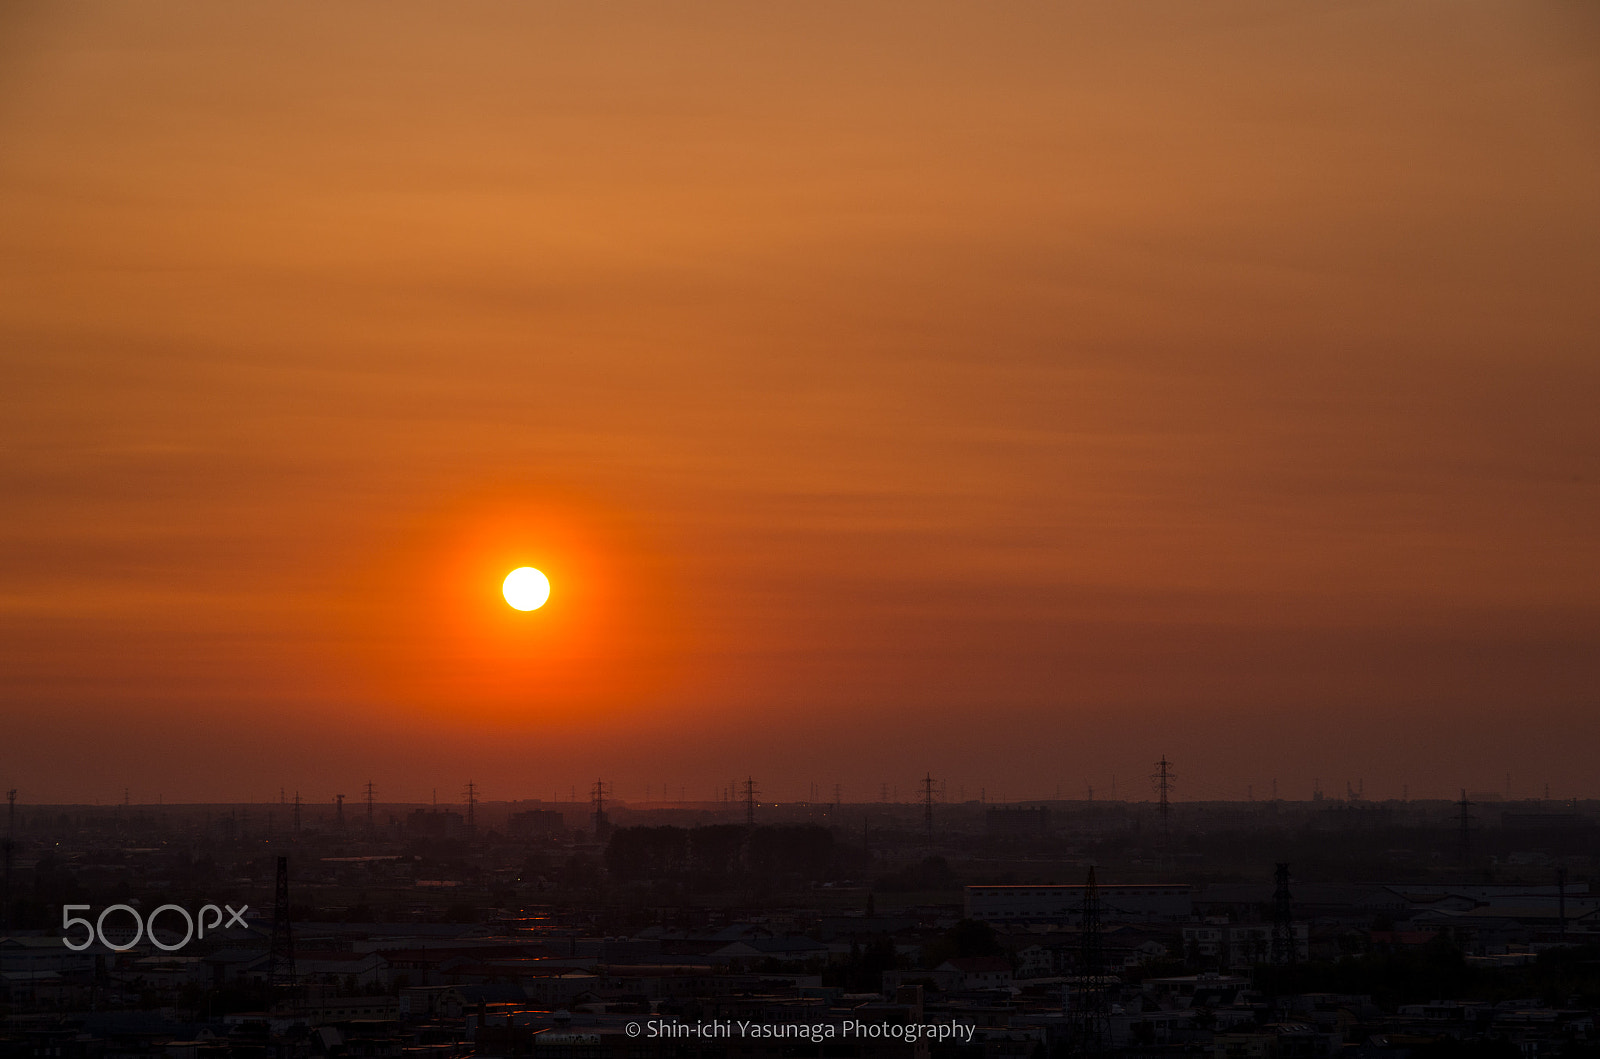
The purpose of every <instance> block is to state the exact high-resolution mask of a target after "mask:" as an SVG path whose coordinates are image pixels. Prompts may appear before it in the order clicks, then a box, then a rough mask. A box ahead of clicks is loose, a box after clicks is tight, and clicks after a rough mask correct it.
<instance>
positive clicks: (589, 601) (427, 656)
mask: <svg viewBox="0 0 1600 1059" xmlns="http://www.w3.org/2000/svg"><path fill="white" fill-rule="evenodd" d="M666 565H667V564H666V563H665V562H664V561H663V559H662V558H661V557H660V556H658V555H656V554H654V553H652V551H651V550H650V549H648V548H646V547H644V546H643V544H642V543H641V541H640V540H639V539H638V537H637V535H635V534H632V533H629V532H627V530H626V529H625V528H624V527H623V526H622V525H621V524H620V523H619V521H618V520H615V519H607V518H605V517H604V516H603V513H601V512H599V511H596V510H593V509H589V508H586V507H584V506H582V505H577V504H573V503H570V502H565V503H563V502H551V501H530V500H523V499H495V500H491V501H487V502H477V503H472V504H467V505H463V506H462V507H460V508H456V509H450V510H446V511H442V512H439V513H436V514H434V515H431V516H429V517H427V518H424V519H421V520H419V522H418V523H417V525H416V526H415V527H414V529H413V531H412V532H411V533H409V534H407V535H405V536H404V537H403V538H402V539H401V540H400V541H399V542H398V543H397V544H396V545H395V546H394V547H393V548H392V549H390V550H388V551H387V552H386V553H384V554H382V555H380V556H379V558H377V559H376V560H375V561H374V562H373V563H372V565H371V568H370V569H369V570H368V571H367V572H366V573H365V574H364V576H363V577H362V578H361V581H362V585H361V586H357V587H356V588H355V589H354V590H353V591H352V592H351V594H350V598H351V599H352V600H359V602H353V603H352V605H351V607H350V609H349V611H348V615H349V619H348V620H349V626H348V628H347V630H346V632H345V635H344V636H342V637H340V641H341V642H342V643H343V644H344V645H345V653H346V655H347V657H348V658H349V659H350V660H351V661H353V662H354V663H355V664H354V670H355V672H356V674H357V680H358V682H359V686H358V687H357V688H355V689H352V690H354V691H356V693H357V694H360V695H361V697H363V698H368V699H377V700H379V701H382V702H386V703H392V704H395V705H398V706H400V707H402V708H404V709H406V710H410V711H417V712H418V713H420V714H437V715H438V716H440V717H454V718H468V717H476V718H479V719H482V720H486V721H492V722H495V723H502V724H516V723H528V724H546V723H556V722H560V721H562V720H563V719H570V718H571V717H572V715H573V714H574V712H577V713H580V714H586V715H592V714H593V713H594V711H596V710H604V711H607V712H609V713H626V712H629V711H631V710H632V709H634V708H636V707H638V706H639V705H641V704H642V701H643V699H644V698H645V697H647V696H648V694H649V693H650V692H651V691H653V690H656V689H658V688H659V687H660V686H661V684H662V683H663V681H664V680H665V679H667V676H668V674H669V671H671V670H672V669H674V668H675V660H676V659H677V658H678V657H679V656H680V655H681V649H682V647H683V644H684V642H685V640H684V633H683V629H684V624H683V623H684V618H685V615H684V614H683V613H682V612H681V608H679V609H676V610H674V611H670V612H669V610H668V608H667V607H666V605H665V603H666V600H667V599H668V598H671V597H672V596H673V593H670V592H668V590H667V588H666V577H665V575H664V570H665V569H666ZM524 568H531V572H533V573H538V574H542V575H543V576H542V577H541V578H539V579H538V581H540V582H542V584H541V585H539V586H536V587H539V588H541V589H542V590H543V591H545V592H546V593H547V594H548V601H547V602H546V601H545V599H543V598H541V599H539V600H538V605H537V609H535V607H534V606H529V605H525V604H530V603H533V602H534V601H533V599H531V598H528V597H522V596H518V597H517V599H515V600H513V585H512V584H510V582H511V581H512V580H513V579H512V578H510V577H508V573H512V572H516V573H519V574H520V572H521V571H523V570H524ZM404 571H410V574H409V576H406V575H405V574H404V573H403V572H404ZM523 576H526V575H523ZM395 585H410V586H412V587H411V588H410V589H409V590H399V589H396V588H394V587H387V588H386V587H382V586H395ZM548 586H559V591H549V590H548ZM508 603H510V604H511V605H510V606H508V605H507V604H508ZM519 604H523V605H519Z"/></svg>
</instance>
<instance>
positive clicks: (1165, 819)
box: [1150, 754, 1177, 861]
mask: <svg viewBox="0 0 1600 1059" xmlns="http://www.w3.org/2000/svg"><path fill="white" fill-rule="evenodd" d="M1176 778H1177V774H1176V773H1175V772H1173V771H1172V762H1170V761H1168V760H1167V756H1166V755H1165V754H1163V755H1161V760H1160V761H1157V762H1156V770H1155V772H1154V773H1152V774H1151V776H1150V779H1151V782H1153V783H1154V784H1155V787H1156V798H1157V806H1156V807H1157V809H1158V811H1159V812H1160V813H1161V859H1162V860H1163V861H1165V860H1166V859H1167V855H1168V851H1169V849H1170V847H1171V843H1172V820H1171V817H1172V803H1171V801H1170V800H1169V798H1168V795H1170V794H1171V793H1172V781H1173V780H1174V779H1176Z"/></svg>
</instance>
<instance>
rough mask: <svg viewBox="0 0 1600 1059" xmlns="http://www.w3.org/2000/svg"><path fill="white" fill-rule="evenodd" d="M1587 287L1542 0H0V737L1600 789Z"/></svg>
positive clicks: (789, 782)
mask: <svg viewBox="0 0 1600 1059" xmlns="http://www.w3.org/2000/svg"><path fill="white" fill-rule="evenodd" d="M1597 290H1600V9H1597V8H1596V7H1595V6H1594V5H1593V4H1590V3H1587V2H1578V0H1574V2H1570V3H1551V4H1530V3H1525V2H1521V0H1517V2H1508V3H1473V4H1445V3H1398V4H1396V3H1353V2H1346V3H1339V4H1336V5H1304V4H1293V5H1284V4H1278V3H1214V4H1205V5H1194V4H1189V3H1184V2H1166V0H1161V2H1148V3H1129V4H1114V5H1058V4H1045V3H1016V4H1009V5H1000V6H996V5H956V4H927V3H916V4H869V5H862V4H857V3H850V4H845V3H807V4H803V5H798V4H796V5H788V4H748V3H726V4H719V3H701V2H689V3H683V4H672V5H665V6H663V5H654V4H626V3H621V4H607V5H588V4H578V5H573V4H555V3H542V2H534V3H528V2H519V3H506V4H497V3H483V4H471V5H468V6H466V7H464V8H453V9H451V10H449V11H444V10H442V9H439V8H437V7H436V6H432V5H415V4H404V3H402V4H393V3H383V4H375V3H374V4H348V5H339V6H338V7H337V8H334V9H329V8H328V7H327V6H325V5H320V4H310V3H306V4H294V3H272V4H259V5H248V4H247V5H224V6H218V5H209V4H200V3H187V4H177V3H164V2H148V3H141V4H137V5H131V6H130V5H120V4H109V3H84V4H71V5H66V4H55V3H17V4H8V5H6V6H5V8H4V9H3V10H0V402H3V410H4V415H3V416H0V714H3V716H0V721H3V730H4V733H5V734H4V737H3V738H0V785H6V786H17V787H20V788H22V789H23V791H24V794H23V796H22V797H23V799H24V800H31V801H46V800H67V799H83V800H90V799H94V798H100V799H104V800H110V799H114V798H119V797H120V796H121V792H122V789H123V788H124V787H125V786H126V787H129V788H130V793H131V796H132V797H133V798H134V799H135V800H141V799H145V800H154V798H155V797H156V796H157V795H158V794H160V795H161V796H162V797H164V798H166V799H167V800H169V801H173V800H190V799H211V798H267V797H270V796H276V793H277V790H278V788H279V787H280V786H288V787H289V788H290V789H295V788H299V789H301V790H303V791H304V793H305V794H306V796H307V797H312V798H326V797H331V795H332V794H333V793H335V792H337V791H343V792H347V793H348V792H353V791H355V790H357V789H358V788H359V786H360V784H361V783H363V782H365V781H366V780H368V779H372V780H373V781H374V782H375V783H376V784H377V786H378V788H379V791H380V797H383V796H390V797H395V798H400V797H412V798H422V797H425V796H426V795H427V793H428V791H429V790H430V789H432V788H434V787H438V788H440V789H441V790H442V791H452V792H453V791H455V790H457V789H458V788H459V787H460V786H462V785H463V784H464V783H465V781H466V780H467V779H469V778H470V779H474V780H475V781H476V782H478V783H479V784H480V785H481V786H482V788H483V789H484V792H485V794H486V795H487V796H488V797H492V798H497V797H517V796H540V795H544V796H549V795H550V794H551V793H552V792H554V791H556V790H561V791H565V790H566V789H567V788H568V786H569V785H571V784H579V785H581V784H584V783H586V782H592V780H593V778H594V777H595V776H596V775H602V774H603V775H605V776H607V777H608V778H610V779H613V780H614V781H615V782H616V784H617V789H618V794H619V795H621V796H623V797H638V796H640V795H642V794H643V793H644V785H645V784H646V783H647V782H648V783H651V784H653V785H655V787H656V789H657V790H659V788H660V785H661V784H662V783H669V784H671V785H672V786H673V787H674V788H676V787H678V786H683V787H685V788H686V789H687V793H689V794H690V795H691V796H699V797H705V796H709V795H710V794H711V793H712V791H713V790H714V789H715V787H716V786H718V785H720V784H724V783H726V782H727V781H728V780H730V779H732V778H733V777H735V776H740V777H742V776H745V775H747V774H753V775H755V776H756V777H757V778H758V781H759V782H760V783H761V785H762V788H763V790H764V791H766V792H767V793H768V794H771V795H777V796H780V797H785V798H789V797H796V796H799V795H803V794H804V793H806V791H807V789H808V784H809V783H811V782H813V781H815V782H817V783H821V784H824V785H826V786H827V787H829V788H830V789H831V787H832V784H833V783H835V782H838V783H842V784H843V785H844V788H845V797H846V798H849V797H851V796H852V794H856V795H859V796H862V797H865V796H867V795H869V794H875V793H876V791H877V790H878V786H879V784H880V783H890V784H892V785H897V786H899V787H900V788H901V790H902V791H908V790H910V788H911V787H912V784H913V782H914V780H915V778H916V777H918V776H920V775H922V773H923V772H924V771H926V770H932V771H933V773H934V774H935V776H938V777H941V778H945V779H947V781H948V782H949V784H950V789H951V791H952V793H954V792H955V791H956V790H957V789H958V788H965V790H966V791H967V792H968V793H972V792H975V791H976V790H978V789H979V788H980V787H983V788H986V789H987V791H988V792H989V794H990V795H991V796H993V795H995V794H996V793H998V794H1000V795H1001V796H1005V797H1019V798H1020V797H1037V796H1041V795H1045V794H1050V793H1053V792H1054V790H1055V789H1056V787H1057V785H1060V786H1061V787H1062V788H1063V790H1065V791H1066V792H1068V793H1077V792H1079V791H1081V789H1082V786H1083V784H1084V783H1086V782H1091V783H1094V784H1095V785H1096V787H1097V789H1099V790H1102V791H1104V790H1106V789H1107V787H1108V784H1109V778H1110V775H1111V774H1112V773H1113V772H1115V773H1118V776H1119V778H1118V783H1119V793H1122V794H1136V795H1139V796H1143V795H1144V793H1145V784H1144V779H1143V777H1144V775H1145V774H1146V773H1147V772H1148V771H1149V763H1150V762H1152V761H1154V760H1155V758H1156V757H1158V756H1160V755H1161V754H1163V753H1164V754H1166V755H1168V756H1169V757H1171V758H1173V759H1175V760H1177V762H1178V768H1179V773H1180V786H1179V793H1180V794H1181V795H1182V796H1185V797H1226V796H1241V797H1242V796H1243V795H1244V793H1245V791H1246V788H1247V785H1254V787H1255V789H1256V790H1257V791H1258V792H1260V791H1264V790H1265V789H1266V788H1267V785H1268V784H1269V783H1270V782H1271V780H1272V779H1273V778H1274V777H1276V778H1277V779H1278V780H1279V782H1280V784H1281V786H1282V787H1283V789H1284V791H1285V793H1287V794H1292V795H1295V796H1304V795H1305V794H1307V793H1309V790H1310V786H1311V781H1312V778H1313V777H1317V778H1320V779H1321V781H1322V784H1323V786H1324V787H1326V788H1328V789H1330V790H1339V789H1342V785H1343V783H1344V782H1345V780H1346V779H1349V780H1351V781H1354V780H1357V779H1363V780H1365V784H1366V790H1367V792H1368V794H1369V795H1372V794H1378V795H1382V794H1397V793H1398V792H1399V790H1400V788H1401V785H1402V784H1407V785H1409V787H1410V790H1411V792H1412V793H1413V794H1419V793H1430V792H1431V793H1439V794H1444V793H1453V792H1454V791H1455V789H1456V788H1457V787H1460V786H1468V787H1473V788H1499V787H1501V786H1503V784H1504V777H1505V773H1506V772H1508V771H1509V772H1510V773H1511V776H1512V782H1513V789H1514V790H1517V789H1520V791H1521V792H1522V793H1534V792H1535V791H1536V790H1539V789H1542V786H1543V785H1544V784H1545V783H1549V784H1550V785H1551V787H1552V791H1553V793H1562V794H1571V793H1583V794H1589V795H1600V784H1597V783H1596V782H1595V780H1594V776H1593V770H1592V767H1590V761H1591V758H1592V753H1591V751H1590V750H1589V749H1588V748H1589V747H1592V746H1593V745H1594V740H1595V739H1596V738H1600V711H1596V710H1595V708H1594V707H1595V694H1596V688H1597V687H1600V547H1597V545H1600V414H1597V412H1596V409H1597V408H1600V347H1597V341H1600V296H1597V295H1596V291H1597ZM524 563H532V564H534V565H540V566H542V567H543V568H544V569H546V570H547V572H549V573H550V574H551V577H552V581H553V582H554V584H555V595H554V596H553V598H552V602H551V604H550V606H549V607H547V608H546V609H545V610H544V611H541V612H537V613H536V614H533V615H517V614H513V613H512V612H511V611H509V610H508V609H507V608H505V607H504V605H503V604H501V603H500V602H499V601H498V596H497V592H498V583H499V578H500V577H502V576H503V575H504V573H505V571H507V570H509V569H510V568H511V567H513V566H517V565H523V564H524Z"/></svg>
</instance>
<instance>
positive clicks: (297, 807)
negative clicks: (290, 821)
mask: <svg viewBox="0 0 1600 1059" xmlns="http://www.w3.org/2000/svg"><path fill="white" fill-rule="evenodd" d="M294 833H295V834H297V835H298V834H299V833H300V792H299V791H295V792H294Z"/></svg>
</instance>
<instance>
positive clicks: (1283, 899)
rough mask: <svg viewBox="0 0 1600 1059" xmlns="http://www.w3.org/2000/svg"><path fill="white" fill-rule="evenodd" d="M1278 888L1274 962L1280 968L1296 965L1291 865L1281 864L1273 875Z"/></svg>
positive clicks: (1275, 894)
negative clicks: (1290, 877) (1290, 878)
mask: <svg viewBox="0 0 1600 1059" xmlns="http://www.w3.org/2000/svg"><path fill="white" fill-rule="evenodd" d="M1273 881H1274V882H1276V883H1277V888H1276V889H1274V890H1273V891H1272V962H1273V964H1274V965H1276V966H1278V967H1289V966H1292V965H1293V964H1294V961H1295V956H1296V955H1297V953H1296V949H1297V948H1298V946H1296V945H1295V941H1294V898H1293V896H1292V895H1291V894H1290V893H1289V865H1287V864H1279V865H1278V868H1277V870H1276V871H1275V872H1274V873H1273Z"/></svg>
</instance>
